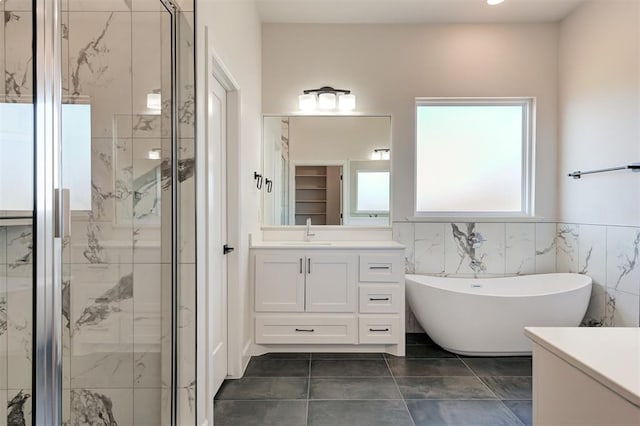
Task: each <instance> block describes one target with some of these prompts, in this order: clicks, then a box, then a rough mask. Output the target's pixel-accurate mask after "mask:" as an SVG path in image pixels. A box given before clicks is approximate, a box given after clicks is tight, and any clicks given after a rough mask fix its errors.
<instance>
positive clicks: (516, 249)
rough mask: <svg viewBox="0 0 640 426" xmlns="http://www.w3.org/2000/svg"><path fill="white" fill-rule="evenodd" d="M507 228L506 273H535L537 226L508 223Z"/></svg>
mask: <svg viewBox="0 0 640 426" xmlns="http://www.w3.org/2000/svg"><path fill="white" fill-rule="evenodd" d="M505 228H506V237H505V273H507V274H516V275H528V274H533V273H535V225H534V224H533V223H507V224H505Z"/></svg>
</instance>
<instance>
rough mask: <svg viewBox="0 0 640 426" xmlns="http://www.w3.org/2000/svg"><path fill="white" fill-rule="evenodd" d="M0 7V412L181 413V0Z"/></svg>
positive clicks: (188, 261)
mask: <svg viewBox="0 0 640 426" xmlns="http://www.w3.org/2000/svg"><path fill="white" fill-rule="evenodd" d="M0 11H1V12H2V13H3V16H4V25H3V26H2V27H0V69H1V70H3V75H4V76H5V84H4V87H3V89H0V425H25V424H35V425H45V424H46V425H50V424H51V425H54V424H63V425H85V424H91V425H93V424H101V425H102V424H105V425H115V424H117V425H171V424H180V425H182V424H195V408H196V407H195V401H196V397H195V377H196V374H195V365H196V362H195V333H196V330H195V326H196V324H195V226H194V224H195V184H194V163H195V161H194V137H195V118H194V117H195V102H194V99H195V92H194V90H195V74H194V50H193V49H194V43H193V41H194V31H193V28H194V27H193V19H194V16H193V1H181V2H173V1H171V0H101V1H97V0H96V1H87V0H35V1H29V0H4V1H0Z"/></svg>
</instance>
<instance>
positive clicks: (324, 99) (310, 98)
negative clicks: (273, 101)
mask: <svg viewBox="0 0 640 426" xmlns="http://www.w3.org/2000/svg"><path fill="white" fill-rule="evenodd" d="M303 93H304V94H303V95H300V96H298V107H299V108H300V110H301V111H305V112H310V111H314V110H316V109H320V110H323V111H331V110H335V109H336V108H337V109H339V110H340V111H353V110H354V109H356V96H355V95H353V94H352V93H351V90H344V89H334V88H333V87H330V86H323V87H321V88H319V89H307V90H304V91H303Z"/></svg>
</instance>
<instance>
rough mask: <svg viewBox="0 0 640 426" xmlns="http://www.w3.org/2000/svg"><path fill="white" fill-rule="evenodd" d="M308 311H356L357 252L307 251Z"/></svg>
mask: <svg viewBox="0 0 640 426" xmlns="http://www.w3.org/2000/svg"><path fill="white" fill-rule="evenodd" d="M306 266H307V291H306V311H307V312H355V310H356V292H357V280H358V271H357V267H358V256H357V255H355V254H307V264H306Z"/></svg>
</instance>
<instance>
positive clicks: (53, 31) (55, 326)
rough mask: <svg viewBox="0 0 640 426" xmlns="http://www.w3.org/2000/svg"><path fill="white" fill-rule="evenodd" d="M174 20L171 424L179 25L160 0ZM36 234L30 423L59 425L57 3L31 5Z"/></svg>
mask: <svg viewBox="0 0 640 426" xmlns="http://www.w3.org/2000/svg"><path fill="white" fill-rule="evenodd" d="M158 1H159V2H160V3H161V4H163V6H164V7H165V9H166V10H167V12H168V13H169V14H170V15H171V161H170V164H171V181H172V191H171V215H172V217H171V253H172V256H171V295H172V301H171V347H172V349H171V383H170V395H171V396H170V398H171V401H170V405H171V414H170V420H171V424H172V425H176V424H177V416H178V407H177V399H178V398H177V375H178V365H177V360H178V353H177V347H178V344H177V343H178V342H177V338H178V335H177V331H178V309H177V300H178V299H177V297H178V264H177V263H178V230H177V220H176V218H177V195H178V194H177V183H178V156H177V154H178V147H177V145H178V134H177V88H176V79H177V76H178V74H177V50H176V49H177V37H178V33H177V19H178V16H177V14H178V10H179V8H178V6H176V4H175V3H174V2H173V1H172V0H158ZM32 11H33V14H34V15H33V16H34V19H33V24H34V25H33V40H34V46H35V47H34V49H33V61H32V67H33V76H34V78H33V82H34V87H35V88H36V91H35V115H34V123H33V125H34V128H35V129H34V130H35V132H34V134H35V141H34V187H33V191H34V213H35V219H34V235H33V245H34V247H33V288H34V290H33V330H32V340H33V342H32V345H33V351H32V353H33V358H32V424H33V425H34V426H35V425H52V426H53V425H61V424H62V399H63V392H62V372H63V371H62V369H63V366H62V360H63V357H62V271H63V262H62V239H63V238H64V236H65V234H66V232H67V231H68V230H67V229H66V227H67V226H70V221H69V220H68V216H66V215H67V214H69V212H65V211H64V207H65V206H64V202H63V197H62V196H58V193H62V168H61V158H62V157H61V121H60V120H61V109H62V59H61V58H62V44H61V40H62V34H61V33H62V28H61V11H62V8H61V0H33V3H32Z"/></svg>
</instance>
